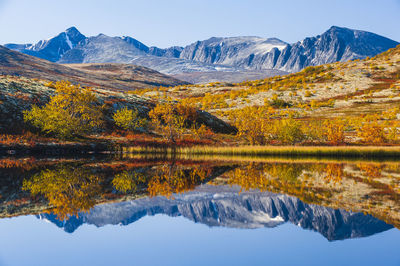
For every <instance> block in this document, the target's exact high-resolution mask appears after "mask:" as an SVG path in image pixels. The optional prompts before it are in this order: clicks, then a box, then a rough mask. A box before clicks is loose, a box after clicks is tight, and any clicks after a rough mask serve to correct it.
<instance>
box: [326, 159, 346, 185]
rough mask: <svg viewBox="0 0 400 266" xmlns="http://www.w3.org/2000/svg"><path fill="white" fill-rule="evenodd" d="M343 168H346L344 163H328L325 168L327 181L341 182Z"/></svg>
mask: <svg viewBox="0 0 400 266" xmlns="http://www.w3.org/2000/svg"><path fill="white" fill-rule="evenodd" d="M343 168H344V167H343V164H338V163H329V164H327V165H326V166H325V170H324V172H325V173H326V175H325V180H326V181H327V183H330V182H333V183H338V182H340V181H341V180H342V178H343V176H344V171H343Z"/></svg>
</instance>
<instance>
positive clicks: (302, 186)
mask: <svg viewBox="0 0 400 266" xmlns="http://www.w3.org/2000/svg"><path fill="white" fill-rule="evenodd" d="M399 194H400V163H398V162H364V161H350V162H349V161H337V160H335V161H327V160H324V161H319V160H300V161H299V160H287V159H277V158H272V159H262V160H261V159H259V160H254V161H252V160H246V161H244V160H239V159H235V160H233V159H232V160H226V159H223V160H219V159H213V160H205V159H201V160H199V159H198V160H193V159H190V160H188V159H180V160H176V159H174V160H170V159H143V158H119V159H115V158H113V159H109V158H101V159H98V158H97V159H57V160H55V159H51V158H42V159H37V158H18V159H15V158H3V159H1V160H0V217H1V219H0V234H1V236H2V239H4V241H1V243H0V265H400V252H399V251H400V249H399V246H398V243H399V241H400V231H399V229H398V228H400V210H399V209H400V204H399V201H400V197H399Z"/></svg>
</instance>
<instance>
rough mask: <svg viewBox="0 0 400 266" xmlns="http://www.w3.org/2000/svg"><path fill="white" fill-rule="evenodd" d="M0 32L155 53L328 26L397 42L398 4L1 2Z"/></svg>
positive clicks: (6, 38) (293, 35)
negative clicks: (112, 43) (69, 36)
mask: <svg viewBox="0 0 400 266" xmlns="http://www.w3.org/2000/svg"><path fill="white" fill-rule="evenodd" d="M0 25H1V26H0V43H1V44H4V43H10V42H14V43H26V42H36V41H38V40H40V39H47V38H49V37H52V36H55V35H56V34H58V33H59V32H62V31H64V30H65V29H66V28H68V27H70V26H72V25H74V26H76V27H77V28H78V29H79V30H80V31H81V32H82V33H83V34H85V35H87V36H92V35H97V34H98V33H104V34H107V35H110V36H121V35H128V36H131V37H134V38H136V39H138V40H140V41H142V42H144V43H145V44H146V45H155V46H159V47H168V46H172V45H182V46H183V45H186V44H189V43H192V42H194V41H197V40H203V39H207V38H209V37H212V36H241V35H247V36H248V35H252V36H262V37H277V38H279V39H282V40H284V41H287V42H295V41H298V40H301V39H303V38H304V37H308V36H314V35H318V34H320V33H322V32H324V31H325V30H327V29H328V28H329V27H330V26H332V25H336V26H343V27H348V28H353V29H361V30H367V31H371V32H375V33H377V34H380V35H383V36H386V37H389V38H392V39H394V40H396V41H400V0H363V1H362V0H318V1H317V0H303V1H299V0H286V1H278V0H274V1H268V0H201V1H198V0H197V1H191V0H147V1H145V0H130V1H129V0H107V1H106V0H65V1H55V0H0Z"/></svg>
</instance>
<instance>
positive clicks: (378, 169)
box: [357, 163, 383, 178]
mask: <svg viewBox="0 0 400 266" xmlns="http://www.w3.org/2000/svg"><path fill="white" fill-rule="evenodd" d="M357 166H358V168H360V170H361V171H363V173H364V174H365V175H366V177H368V178H373V177H381V176H382V169H383V164H372V163H359V164H357Z"/></svg>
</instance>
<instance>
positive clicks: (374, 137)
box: [357, 118, 386, 144]
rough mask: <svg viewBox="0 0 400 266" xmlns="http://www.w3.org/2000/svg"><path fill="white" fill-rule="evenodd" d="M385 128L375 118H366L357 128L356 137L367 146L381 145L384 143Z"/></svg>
mask: <svg viewBox="0 0 400 266" xmlns="http://www.w3.org/2000/svg"><path fill="white" fill-rule="evenodd" d="M384 129H385V127H384V124H383V123H380V122H379V121H378V119H377V118H372V119H369V118H366V119H365V120H364V121H362V122H361V124H360V126H358V127H357V136H358V137H359V138H360V139H361V141H362V142H364V143H367V144H382V143H384V142H386V137H385V130H384Z"/></svg>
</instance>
